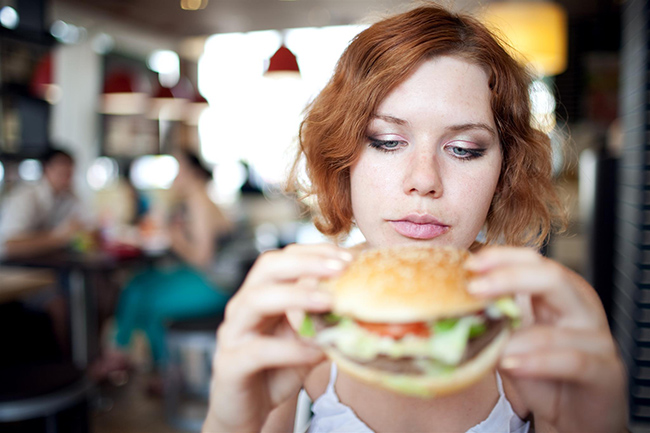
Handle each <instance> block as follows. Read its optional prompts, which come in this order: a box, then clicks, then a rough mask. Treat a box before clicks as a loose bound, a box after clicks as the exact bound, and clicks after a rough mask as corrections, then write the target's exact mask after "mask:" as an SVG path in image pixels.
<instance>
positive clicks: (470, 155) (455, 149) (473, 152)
mask: <svg viewBox="0 0 650 433" xmlns="http://www.w3.org/2000/svg"><path fill="white" fill-rule="evenodd" d="M447 149H448V150H449V152H450V153H451V154H452V156H454V157H456V158H458V159H463V160H470V159H475V158H479V157H481V156H483V154H485V149H468V148H466V147H459V146H449V147H448V148H447Z"/></svg>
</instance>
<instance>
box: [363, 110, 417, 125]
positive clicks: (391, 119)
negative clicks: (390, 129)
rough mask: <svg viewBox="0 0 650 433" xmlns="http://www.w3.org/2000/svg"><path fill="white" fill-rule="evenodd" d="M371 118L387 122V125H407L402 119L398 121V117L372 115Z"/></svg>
mask: <svg viewBox="0 0 650 433" xmlns="http://www.w3.org/2000/svg"><path fill="white" fill-rule="evenodd" d="M372 118H373V119H379V120H383V121H384V122H388V123H394V124H396V125H406V124H408V121H406V120H404V119H400V118H399V117H395V116H390V115H388V114H378V113H375V114H373V115H372Z"/></svg>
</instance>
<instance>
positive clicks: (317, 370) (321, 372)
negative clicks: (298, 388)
mask: <svg viewBox="0 0 650 433" xmlns="http://www.w3.org/2000/svg"><path fill="white" fill-rule="evenodd" d="M331 365H332V363H331V362H330V361H329V360H326V361H323V362H321V363H320V364H318V365H317V366H316V367H314V369H313V370H312V371H311V372H310V373H309V375H308V376H307V379H305V384H304V387H305V391H307V394H308V395H309V398H310V399H311V400H312V401H316V399H317V398H318V397H320V396H321V395H323V394H324V393H325V390H326V389H327V384H328V382H329V379H330V366H331Z"/></svg>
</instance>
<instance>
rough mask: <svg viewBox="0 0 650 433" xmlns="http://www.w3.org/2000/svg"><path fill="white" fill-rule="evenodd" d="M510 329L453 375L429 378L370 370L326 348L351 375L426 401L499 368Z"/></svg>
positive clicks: (342, 368)
mask: <svg viewBox="0 0 650 433" xmlns="http://www.w3.org/2000/svg"><path fill="white" fill-rule="evenodd" d="M509 335H510V330H508V329H504V330H502V331H501V333H499V334H498V335H497V336H496V337H495V338H494V340H492V342H491V343H490V344H489V345H488V346H487V347H485V349H483V350H482V351H481V352H480V353H479V354H478V355H476V356H475V357H474V358H472V359H471V360H469V361H468V362H466V363H464V364H462V365H461V366H460V367H458V368H456V369H455V370H454V371H453V372H452V373H449V374H443V375H436V376H427V375H409V374H397V373H390V372H387V371H382V370H377V369H374V368H369V367H366V366H364V365H363V364H359V363H357V362H355V361H354V360H353V359H350V358H348V357H346V356H345V355H343V354H341V352H339V351H338V350H336V349H335V348H331V347H327V348H324V351H325V353H326V354H327V356H329V357H330V359H331V360H332V361H333V362H335V363H336V365H337V367H338V368H340V369H341V370H343V371H345V372H346V373H347V374H349V375H350V376H352V377H354V378H356V379H359V380H361V381H362V382H366V383H368V384H371V385H376V386H379V387H382V388H385V389H389V390H391V391H395V392H398V393H401V394H407V395H412V396H417V397H423V398H432V397H439V396H443V395H447V394H452V393H454V392H458V391H460V390H462V389H464V388H467V387H468V386H470V385H472V384H474V383H476V382H478V380H479V379H481V378H482V377H483V376H484V375H485V374H487V373H488V372H490V371H491V370H492V369H493V368H494V366H495V365H496V363H497V361H498V359H499V356H500V355H501V351H502V350H503V348H504V346H505V344H506V342H507V341H508V336H509Z"/></svg>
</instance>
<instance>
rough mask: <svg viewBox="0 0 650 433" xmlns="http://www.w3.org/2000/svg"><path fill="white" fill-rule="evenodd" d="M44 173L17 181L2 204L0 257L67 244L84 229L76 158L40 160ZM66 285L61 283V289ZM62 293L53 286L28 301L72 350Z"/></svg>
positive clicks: (57, 153)
mask: <svg viewBox="0 0 650 433" xmlns="http://www.w3.org/2000/svg"><path fill="white" fill-rule="evenodd" d="M42 163H43V177H42V178H41V180H40V181H38V182H36V183H24V184H22V185H18V186H17V187H16V188H15V189H14V190H13V191H11V192H10V193H9V195H8V196H7V197H6V199H5V200H4V201H3V203H2V209H1V213H0V258H2V259H9V260H11V259H17V258H23V257H30V256H37V255H40V254H45V253H48V252H52V251H56V250H58V249H62V248H64V247H66V246H67V245H68V244H69V243H70V241H71V239H72V238H73V236H74V235H75V234H76V233H77V232H78V231H79V230H80V229H81V228H82V225H81V222H80V220H79V215H78V201H77V198H76V197H75V195H74V194H73V193H72V190H71V186H72V174H73V172H74V160H73V158H72V156H71V155H70V154H69V153H67V152H64V151H62V150H55V149H52V150H49V151H48V152H47V153H46V154H45V155H44V157H43V158H42ZM61 288H62V287H59V289H61ZM65 298H66V297H65V295H64V293H62V292H60V291H58V290H55V288H54V287H53V288H51V289H50V290H46V291H42V292H40V293H39V294H36V295H34V296H31V297H30V298H28V299H26V300H25V306H26V307H27V308H28V309H29V310H33V311H36V312H38V311H43V310H44V311H46V312H47V313H48V314H49V316H50V318H51V321H52V327H53V331H54V333H55V335H56V337H57V340H58V341H59V345H60V348H61V350H62V351H63V352H64V353H65V352H66V351H67V350H68V345H69V341H68V336H67V335H68V329H67V328H68V327H67V305H66V301H65Z"/></svg>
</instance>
